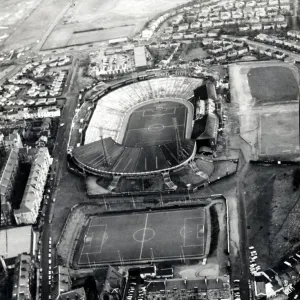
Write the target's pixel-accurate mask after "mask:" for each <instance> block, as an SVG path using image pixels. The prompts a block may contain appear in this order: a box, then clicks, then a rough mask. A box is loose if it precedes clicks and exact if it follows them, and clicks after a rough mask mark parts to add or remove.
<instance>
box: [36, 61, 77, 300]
mask: <svg viewBox="0 0 300 300" xmlns="http://www.w3.org/2000/svg"><path fill="white" fill-rule="evenodd" d="M78 66H79V64H78V59H76V58H75V57H74V60H73V65H72V68H70V70H72V74H70V75H69V77H68V80H67V82H66V87H67V88H68V90H67V92H66V98H67V101H66V103H65V106H64V108H63V111H62V115H61V118H60V123H64V124H65V125H64V126H62V127H59V128H58V133H57V136H56V141H55V147H54V150H53V153H52V157H53V165H52V177H53V183H52V191H53V192H52V193H51V195H50V201H49V203H48V205H47V208H46V214H45V223H44V226H43V233H42V252H41V267H42V268H43V272H42V300H48V299H49V294H50V292H51V291H50V289H49V282H48V281H49V280H48V272H49V258H48V254H49V237H50V236H51V226H52V224H49V218H52V216H51V215H50V211H51V210H52V207H51V206H53V205H55V203H53V198H55V197H56V192H57V187H58V184H59V181H60V178H61V176H62V174H63V172H65V171H66V170H67V167H66V159H67V155H66V153H67V142H68V138H69V132H70V127H71V123H72V122H71V121H72V118H73V115H74V112H75V108H76V106H77V97H75V96H74V95H72V94H71V93H70V91H71V87H72V85H73V83H74V80H75V78H76V74H77V72H78ZM53 246H54V245H52V251H51V253H52V266H54V265H55V253H54V250H55V247H53Z"/></svg>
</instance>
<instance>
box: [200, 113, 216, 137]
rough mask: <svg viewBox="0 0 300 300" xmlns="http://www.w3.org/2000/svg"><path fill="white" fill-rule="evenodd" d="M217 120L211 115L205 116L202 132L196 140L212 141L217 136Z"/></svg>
mask: <svg viewBox="0 0 300 300" xmlns="http://www.w3.org/2000/svg"><path fill="white" fill-rule="evenodd" d="M218 127H219V118H218V116H217V115H215V114H213V113H208V114H207V120H206V125H205V130H204V132H203V133H202V134H201V135H200V136H199V137H198V138H197V139H198V140H204V139H214V138H216V137H217V136H218Z"/></svg>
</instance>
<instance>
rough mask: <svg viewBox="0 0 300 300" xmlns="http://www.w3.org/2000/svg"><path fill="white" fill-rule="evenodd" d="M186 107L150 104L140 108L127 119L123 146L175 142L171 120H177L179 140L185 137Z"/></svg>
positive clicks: (168, 103) (176, 104)
mask: <svg viewBox="0 0 300 300" xmlns="http://www.w3.org/2000/svg"><path fill="white" fill-rule="evenodd" d="M186 114H187V107H186V106H184V105H182V104H180V103H176V102H162V103H152V104H147V105H145V106H142V107H141V108H139V109H137V110H136V111H134V112H133V113H132V114H131V116H130V117H129V120H128V123H127V129H126V133H125V136H124V145H125V146H130V147H144V146H150V145H160V144H164V143H167V142H172V141H174V140H176V132H175V127H174V124H173V118H176V120H177V129H178V132H179V136H180V138H184V136H185V124H186Z"/></svg>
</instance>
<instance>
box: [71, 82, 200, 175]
mask: <svg viewBox="0 0 300 300" xmlns="http://www.w3.org/2000/svg"><path fill="white" fill-rule="evenodd" d="M144 79H147V78H144ZM201 84H202V80H201V79H199V78H192V77H184V76H181V77H177V76H176V77H163V78H151V79H149V80H141V81H137V82H134V83H132V81H131V82H130V83H129V84H128V83H127V82H123V83H121V84H119V85H118V86H117V89H115V90H113V91H110V89H108V90H106V91H104V93H103V94H102V95H101V96H100V97H99V99H97V100H98V102H97V105H96V108H95V110H94V113H93V115H92V117H91V120H90V122H89V124H88V127H87V130H86V133H85V139H84V145H82V146H79V147H76V148H75V149H73V152H72V156H73V161H74V162H75V163H76V164H77V166H78V167H80V168H81V169H83V170H85V171H87V172H89V173H91V174H95V175H101V174H111V175H119V176H136V175H137V176H138V175H147V174H153V173H159V172H161V173H163V172H167V171H170V170H174V169H177V168H180V167H181V166H183V165H185V164H187V163H188V162H189V161H190V160H192V159H193V158H194V156H195V152H196V144H195V141H194V140H191V139H190V138H191V134H192V125H193V116H194V106H193V104H192V103H191V102H190V101H188V100H189V99H192V98H193V96H194V89H195V88H197V87H198V86H200V85H201Z"/></svg>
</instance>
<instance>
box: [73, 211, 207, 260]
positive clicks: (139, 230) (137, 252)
mask: <svg viewBox="0 0 300 300" xmlns="http://www.w3.org/2000/svg"><path fill="white" fill-rule="evenodd" d="M206 230H207V229H206V210H205V209H204V208H202V207H197V208H193V209H181V210H179V209H178V210H168V211H154V212H137V213H130V214H111V215H107V216H97V217H91V219H90V221H89V224H88V226H87V228H86V229H85V234H84V237H83V239H84V240H83V241H82V240H79V243H80V244H82V246H81V248H80V249H79V253H77V257H78V264H79V265H92V264H108V263H120V264H122V263H126V262H135V261H141V262H142V261H162V260H175V259H183V258H200V257H202V256H203V255H204V254H205V245H206V237H207V232H206Z"/></svg>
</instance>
